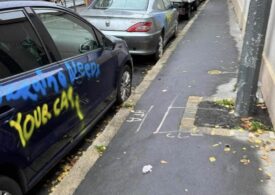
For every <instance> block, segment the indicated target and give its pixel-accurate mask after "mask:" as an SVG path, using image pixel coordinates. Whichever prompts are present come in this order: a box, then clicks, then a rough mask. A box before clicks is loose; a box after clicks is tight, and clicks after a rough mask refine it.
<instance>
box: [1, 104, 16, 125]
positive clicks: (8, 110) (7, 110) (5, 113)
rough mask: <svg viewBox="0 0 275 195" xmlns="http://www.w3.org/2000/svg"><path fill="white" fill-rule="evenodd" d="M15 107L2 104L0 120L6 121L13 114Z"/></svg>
mask: <svg viewBox="0 0 275 195" xmlns="http://www.w3.org/2000/svg"><path fill="white" fill-rule="evenodd" d="M14 113H15V108H12V107H10V106H2V107H0V121H2V122H3V121H5V122H6V121H8V120H10V118H11V117H12V116H13V115H14Z"/></svg>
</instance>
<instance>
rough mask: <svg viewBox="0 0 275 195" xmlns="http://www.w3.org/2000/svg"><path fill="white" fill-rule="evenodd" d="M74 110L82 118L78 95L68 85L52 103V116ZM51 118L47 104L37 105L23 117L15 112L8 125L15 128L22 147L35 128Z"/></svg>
mask: <svg viewBox="0 0 275 195" xmlns="http://www.w3.org/2000/svg"><path fill="white" fill-rule="evenodd" d="M69 109H71V110H75V111H76V114H77V116H78V118H79V119H80V120H83V119H84V116H83V113H82V112H81V109H80V103H79V96H78V95H75V96H74V92H73V88H72V87H69V89H68V90H67V91H63V92H62V93H61V96H60V97H58V98H57V99H56V100H55V101H54V103H53V109H52V110H53V115H54V117H58V116H60V114H61V113H62V112H63V111H67V110H69ZM51 119H52V114H51V113H50V111H49V106H48V104H43V105H42V106H37V107H36V109H35V110H34V111H33V113H32V114H27V115H26V116H25V117H24V118H23V115H22V113H21V112H19V113H17V119H16V120H11V121H10V122H9V124H10V127H12V128H14V129H16V131H17V132H18V134H19V138H20V141H21V144H22V146H23V147H26V145H27V143H28V141H29V140H30V139H31V137H32V135H33V133H34V132H35V130H37V129H39V128H40V127H41V126H44V125H46V124H47V123H48V122H49V121H50V120H51Z"/></svg>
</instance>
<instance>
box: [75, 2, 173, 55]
mask: <svg viewBox="0 0 275 195" xmlns="http://www.w3.org/2000/svg"><path fill="white" fill-rule="evenodd" d="M80 15H81V16H83V17H85V18H86V19H87V20H88V21H90V22H91V23H92V24H93V25H94V26H96V27H97V28H98V29H100V30H101V31H102V32H103V33H104V34H106V35H113V36H116V37H119V38H121V39H124V40H125V41H126V42H127V45H128V47H129V51H130V53H131V54H137V55H151V54H154V56H155V59H159V58H160V57H161V56H162V55H163V48H164V46H165V44H166V43H167V42H168V40H169V39H170V38H171V37H172V36H175V35H176V32H177V28H178V20H177V19H178V12H177V10H176V9H175V8H173V7H172V4H171V2H170V0H94V1H93V2H92V4H91V5H90V6H89V7H88V8H87V9H86V10H84V11H83V12H81V13H80Z"/></svg>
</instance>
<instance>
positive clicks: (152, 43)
mask: <svg viewBox="0 0 275 195" xmlns="http://www.w3.org/2000/svg"><path fill="white" fill-rule="evenodd" d="M102 32H103V33H104V34H106V35H112V36H115V37H118V38H121V39H123V40H125V41H126V43H127V45H128V48H129V52H130V53H131V54H136V55H150V54H153V53H155V52H156V49H157V45H158V41H159V35H160V32H156V33H153V34H149V33H144V32H124V31H102Z"/></svg>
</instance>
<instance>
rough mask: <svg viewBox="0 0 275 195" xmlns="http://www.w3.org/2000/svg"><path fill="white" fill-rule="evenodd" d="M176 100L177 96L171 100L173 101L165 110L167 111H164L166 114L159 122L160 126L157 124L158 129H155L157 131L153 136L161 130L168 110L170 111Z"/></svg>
mask: <svg viewBox="0 0 275 195" xmlns="http://www.w3.org/2000/svg"><path fill="white" fill-rule="evenodd" d="M177 98H178V95H177V96H176V97H175V98H174V99H173V101H172V102H171V104H170V105H169V107H168V108H167V110H166V112H165V114H164V116H163V118H162V120H161V122H160V124H159V126H158V128H157V130H156V131H155V132H154V133H153V134H157V133H158V132H159V131H160V129H161V127H162V125H163V123H164V121H165V120H166V118H167V116H168V114H169V112H170V110H171V109H172V107H173V105H174V103H175V101H176V100H177Z"/></svg>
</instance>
